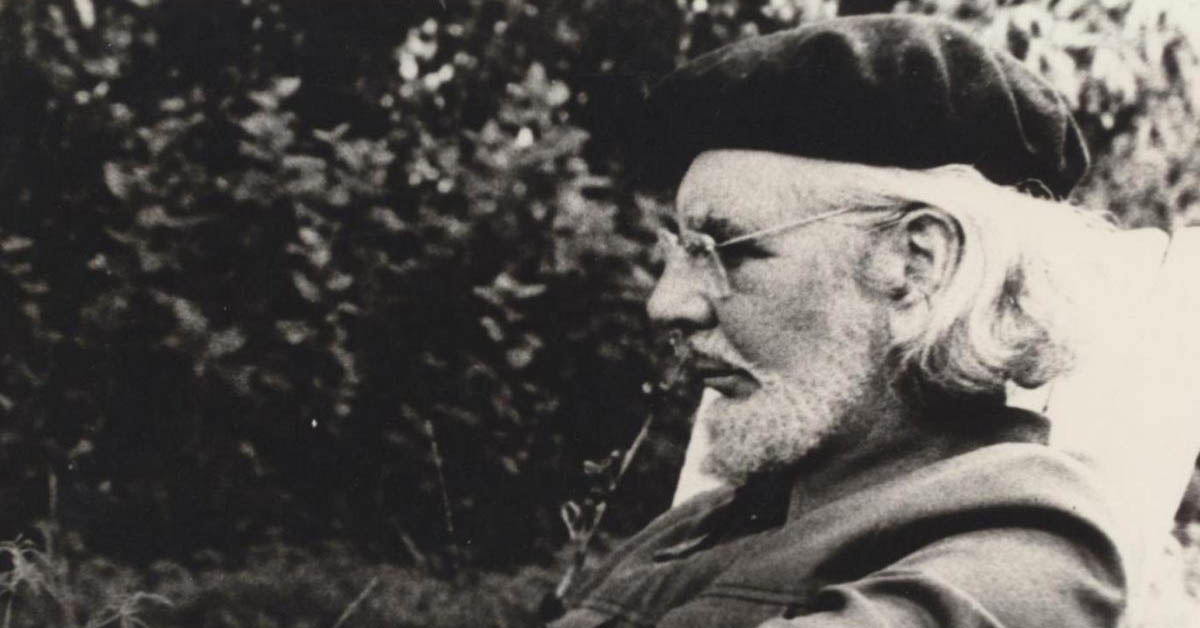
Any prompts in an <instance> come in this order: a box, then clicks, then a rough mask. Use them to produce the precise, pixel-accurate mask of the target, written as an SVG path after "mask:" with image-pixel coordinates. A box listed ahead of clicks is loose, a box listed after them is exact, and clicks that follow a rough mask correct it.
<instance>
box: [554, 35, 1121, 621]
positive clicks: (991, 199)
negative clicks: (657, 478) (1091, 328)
mask: <svg viewBox="0 0 1200 628" xmlns="http://www.w3.org/2000/svg"><path fill="white" fill-rule="evenodd" d="M651 105H652V110H653V111H656V112H657V113H658V114H659V117H658V118H656V122H655V124H656V126H655V129H656V131H658V132H660V134H659V135H658V136H657V141H656V143H655V144H653V145H651V146H649V147H648V148H647V152H648V153H649V154H650V156H651V157H652V159H651V161H652V163H653V165H654V166H655V169H656V173H655V175H656V177H658V178H659V179H662V180H665V181H666V182H668V183H670V184H672V185H675V184H677V194H676V197H675V206H676V210H677V215H676V216H675V217H674V218H673V219H671V220H669V221H668V222H669V224H668V225H667V229H665V230H664V231H663V233H662V234H660V240H661V246H662V248H663V255H664V257H665V262H666V266H665V269H664V271H663V274H662V276H661V278H660V280H659V282H658V285H657V287H656V288H655V291H654V293H653V294H652V296H651V298H650V301H649V304H648V310H649V313H650V316H651V317H652V318H653V319H654V320H656V321H658V322H659V323H662V324H664V325H667V326H670V327H672V328H674V329H676V330H678V331H679V332H681V333H682V334H683V335H684V337H685V338H686V341H687V343H688V345H689V346H690V347H691V349H692V350H693V351H694V358H695V362H696V366H697V369H698V372H699V373H700V375H701V376H702V377H703V378H704V383H705V385H706V387H708V388H710V389H712V390H713V391H716V393H718V394H717V395H716V397H715V399H714V400H713V402H712V403H711V404H710V407H709V409H708V411H707V417H706V428H707V431H708V437H709V440H710V449H709V452H708V455H707V457H706V459H705V461H704V467H705V469H706V470H707V471H708V472H709V473H711V474H713V475H715V476H717V477H720V478H721V479H723V480H725V481H726V482H728V483H729V484H730V485H731V486H732V488H729V489H720V490H714V491H710V492H706V493H703V494H701V495H699V496H697V497H695V498H693V499H691V500H689V501H688V502H686V503H684V504H682V505H680V506H679V507H676V508H674V509H672V510H671V511H669V512H667V513H666V514H664V515H663V516H662V517H660V518H659V519H657V520H656V521H654V522H653V523H651V524H650V525H649V526H648V527H647V528H646V529H645V530H643V531H642V532H641V533H639V534H638V535H636V536H635V537H634V538H633V539H631V540H629V541H628V542H627V543H625V544H624V545H623V546H621V547H619V548H618V549H617V550H616V551H615V552H614V553H613V554H612V555H611V556H609V557H608V558H607V559H606V560H605V562H604V563H603V564H601V565H600V566H599V567H598V568H597V569H596V570H595V571H594V573H592V574H591V576H590V578H589V579H587V580H585V581H584V582H583V583H582V585H581V586H579V587H577V588H576V590H574V591H572V592H570V594H569V596H568V611H567V613H566V614H565V615H564V616H563V617H561V618H560V619H558V620H557V621H556V622H554V623H553V624H552V626H553V627H554V628H576V627H584V626H662V627H697V626H714V627H716V626H729V627H733V626H759V625H765V626H772V627H782V626H797V627H800V626H814V627H815V626H831V627H832V626H1055V627H1056V628H1057V627H1064V628H1065V627H1072V626H1112V625H1116V624H1117V623H1118V620H1119V618H1120V616H1121V613H1122V609H1123V607H1124V598H1125V593H1124V591H1125V586H1126V585H1125V578H1126V576H1125V567H1124V564H1123V559H1122V556H1121V554H1120V552H1119V551H1118V549H1117V547H1118V543H1117V542H1116V541H1115V540H1114V537H1115V535H1116V533H1115V532H1114V527H1115V524H1114V523H1113V520H1112V513H1111V512H1110V508H1109V507H1108V505H1107V504H1106V503H1105V501H1104V499H1103V498H1102V497H1101V491H1099V490H1098V489H1097V487H1096V484H1097V483H1096V481H1095V480H1094V479H1093V477H1092V476H1091V475H1090V472H1089V470H1088V468H1087V467H1086V466H1084V465H1083V464H1080V463H1079V462H1077V461H1076V460H1074V459H1072V458H1071V457H1069V456H1067V455H1065V454H1061V453H1058V452H1056V451H1054V450H1051V449H1050V448H1048V447H1046V446H1044V444H1043V443H1044V441H1045V438H1046V431H1047V422H1046V420H1045V419H1044V418H1042V417H1041V416H1039V415H1037V414H1034V413H1032V412H1026V411H1021V410H1014V409H1011V408H1008V407H1006V406H1005V403H1004V390H1005V386H1006V384H1007V383H1009V382H1016V383H1018V384H1020V385H1023V386H1037V385H1039V384H1041V383H1043V382H1045V381H1047V380H1048V379H1049V378H1052V377H1054V376H1055V375H1057V374H1058V373H1060V372H1062V371H1063V370H1065V369H1066V368H1067V367H1068V366H1069V364H1070V359H1071V355H1072V349H1073V346H1074V344H1073V343H1074V342H1075V341H1076V337H1077V335H1078V333H1077V332H1080V331H1081V330H1082V329H1084V328H1086V326H1085V325H1082V324H1080V321H1081V320H1082V319H1079V318H1078V317H1077V314H1078V311H1077V309H1076V308H1075V305H1076V304H1077V303H1078V302H1079V301H1080V300H1079V299H1076V298H1074V288H1075V287H1076V286H1081V285H1086V284H1087V279H1088V273H1089V269H1088V267H1087V265H1086V264H1079V263H1072V260H1071V258H1070V256H1069V255H1067V256H1064V255H1062V252H1063V247H1062V246H1061V240H1059V239H1058V238H1061V237H1062V236H1063V234H1070V235H1071V237H1074V238H1091V237H1093V236H1097V234H1101V233H1103V232H1104V231H1105V227H1104V225H1103V224H1100V223H1098V221H1096V220H1095V219H1092V218H1089V217H1087V216H1086V215H1084V214H1082V213H1079V212H1077V211H1075V210H1073V209H1071V208H1069V207H1067V206H1065V205H1061V204H1058V203H1054V202H1050V201H1047V200H1040V199H1038V198H1034V196H1035V195H1036V196H1043V197H1044V196H1050V195H1057V196H1063V195H1065V194H1066V193H1068V192H1069V191H1070V189H1071V187H1072V186H1073V185H1074V183H1075V182H1076V181H1077V180H1078V178H1079V177H1080V176H1081V174H1082V173H1083V171H1084V170H1085V168H1086V163H1087V156H1086V151H1085V149H1084V147H1083V142H1082V140H1081V137H1080V135H1079V132H1078V129H1077V128H1076V126H1075V124H1074V122H1073V121H1072V120H1071V117H1070V115H1069V113H1068V111H1067V109H1066V107H1065V106H1064V104H1063V103H1062V101H1061V100H1060V99H1059V98H1058V97H1057V96H1056V95H1055V94H1054V93H1053V92H1052V91H1051V90H1050V89H1049V88H1048V87H1047V86H1046V85H1045V84H1044V83H1043V82H1042V81H1041V80H1039V79H1038V78H1037V77H1036V76H1034V75H1033V74H1031V73H1030V72H1028V71H1026V70H1025V69H1024V68H1023V67H1022V66H1021V65H1020V64H1019V63H1018V62H1017V61H1016V60H1014V59H1012V58H1009V57H1007V56H1005V55H1003V54H1001V53H997V52H992V51H990V50H987V49H986V48H984V47H983V46H981V45H980V44H978V43H977V42H975V41H974V40H972V39H971V38H970V37H969V36H968V35H966V34H965V33H963V32H962V31H960V30H958V29H957V28H955V27H953V26H951V25H949V24H946V23H943V22H939V21H934V20H928V19H923V18H905V17H893V16H884V17H868V18H849V19H838V20H831V21H828V22H824V23H821V24H817V25H814V26H810V27H805V28H801V29H798V30H794V31H788V32H783V33H777V34H775V35H771V36H767V37H761V38H755V39H751V40H746V41H743V42H740V43H737V44H734V45H731V46H728V47H726V48H723V49H720V50H717V51H715V52H713V53H710V54H708V55H705V56H703V57H700V58H698V59H696V60H694V61H693V62H691V63H689V64H688V65H686V66H684V67H683V68H681V69H679V70H677V71H676V72H675V73H673V74H672V75H671V76H669V77H667V78H666V79H665V80H664V81H663V82H662V83H660V84H659V86H658V87H657V88H656V89H655V91H654V93H653V94H652V99H651ZM1018 190H1020V191H1018ZM1030 192H1032V193H1033V195H1031V194H1029V193H1030ZM1097 237H1098V236H1097Z"/></svg>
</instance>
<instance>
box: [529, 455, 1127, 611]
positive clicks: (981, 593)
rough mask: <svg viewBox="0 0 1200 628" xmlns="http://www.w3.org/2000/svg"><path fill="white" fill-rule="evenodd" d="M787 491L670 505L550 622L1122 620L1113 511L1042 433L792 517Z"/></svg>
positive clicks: (717, 494) (1080, 467)
mask: <svg viewBox="0 0 1200 628" xmlns="http://www.w3.org/2000/svg"><path fill="white" fill-rule="evenodd" d="M793 499H794V497H793ZM787 500H788V495H787V492H786V491H779V490H775V489H773V488H772V487H771V486H770V483H769V482H763V483H761V484H755V483H751V484H748V485H747V486H745V487H742V488H740V489H737V490H729V489H722V490H717V491H711V492H708V493H705V494H702V495H699V496H697V497H695V498H694V499H692V500H691V501H689V502H687V503H685V504H682V505H680V506H679V507H677V508H674V509H672V510H670V511H668V512H667V513H665V514H664V515H662V516H661V517H659V518H658V519H657V520H655V521H654V522H653V523H651V524H650V525H649V526H648V527H647V528H646V529H645V530H643V531H642V532H640V533H639V534H637V535H636V536H635V537H633V538H632V539H630V540H629V541H628V542H627V543H626V544H624V545H623V546H621V547H619V548H618V549H617V550H616V551H615V552H614V553H613V554H612V555H611V556H609V557H608V558H607V559H606V560H605V561H604V562H603V564H601V565H600V566H599V567H598V568H597V569H596V571H595V572H594V575H593V576H592V578H591V579H590V580H588V581H585V583H584V584H583V586H581V587H580V588H579V590H578V591H576V592H574V594H573V595H572V596H570V598H569V600H568V602H569V603H570V604H571V608H570V610H569V611H568V613H567V614H566V615H565V616H564V617H562V618H561V619H559V620H558V621H555V622H554V623H552V624H550V626H551V628H583V627H595V626H609V627H616V626H659V627H661V628H700V627H713V628H716V627H734V626H739V627H741V626H758V625H760V624H763V623H764V622H768V621H772V620H773V621H772V623H770V624H769V625H770V626H772V627H774V626H778V627H780V628H782V627H783V626H812V627H816V626H826V627H833V626H857V627H866V626H896V627H900V626H905V627H907V626H954V627H958V626H1007V627H1022V628H1024V627H1040V626H1045V627H1048V628H1075V627H1081V628H1082V627H1084V626H1087V627H1100V626H1115V625H1117V624H1118V622H1119V619H1120V616H1121V612H1122V610H1123V606H1124V586H1125V584H1124V571H1123V567H1122V562H1121V558H1120V556H1119V553H1118V551H1117V548H1116V545H1115V543H1114V541H1113V539H1112V529H1113V524H1112V522H1111V515H1110V514H1109V509H1108V508H1107V506H1106V504H1105V503H1104V501H1103V500H1102V499H1101V497H1100V492H1099V491H1098V490H1097V487H1096V486H1095V482H1094V481H1093V480H1092V478H1091V477H1090V473H1089V469H1088V468H1087V467H1086V466H1085V465H1084V464H1082V463H1080V462H1079V461H1077V460H1075V459H1073V458H1071V457H1069V456H1067V455H1065V454H1062V453H1059V452H1057V451H1054V450H1051V449H1049V448H1047V447H1045V446H1044V445H1041V444H1034V443H1028V442H1000V443H993V444H986V445H983V446H980V447H975V448H967V449H966V450H965V451H960V452H955V453H954V454H953V455H949V456H947V457H944V458H941V459H939V460H936V461H934V462H932V463H931V464H927V465H924V466H921V467H919V468H916V469H915V470H911V471H907V472H905V473H903V474H900V475H896V476H891V477H881V478H878V480H877V481H873V482H872V483H871V484H869V485H868V486H866V487H863V488H860V489H858V490H855V491H854V492H852V493H849V494H846V495H841V496H839V497H838V498H836V499H833V500H832V501H826V502H824V503H821V504H819V505H817V506H816V507H815V508H812V509H808V510H805V509H800V510H799V511H798V512H797V511H796V510H795V509H793V510H792V514H791V515H787V514H786V513H787V511H788V508H787V505H788V504H787ZM781 503H782V506H781V505H780V504H781ZM781 508H782V509H781Z"/></svg>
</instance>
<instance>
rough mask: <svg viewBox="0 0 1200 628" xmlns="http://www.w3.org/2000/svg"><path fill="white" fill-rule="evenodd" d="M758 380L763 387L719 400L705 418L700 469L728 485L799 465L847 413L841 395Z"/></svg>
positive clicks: (784, 383)
mask: <svg viewBox="0 0 1200 628" xmlns="http://www.w3.org/2000/svg"><path fill="white" fill-rule="evenodd" d="M758 379H759V381H760V383H761V384H762V386H761V388H760V389H759V390H757V391H755V392H754V394H752V395H750V396H747V397H744V398H731V397H718V398H717V399H715V400H714V401H713V402H712V404H711V406H710V407H709V409H708V412H707V413H706V414H705V417H704V421H705V427H706V428H707V430H708V436H709V441H710V449H709V453H708V456H707V457H706V458H705V459H704V461H703V462H702V465H701V469H702V470H703V471H704V472H705V473H707V474H709V475H712V476H715V477H718V478H720V479H722V480H724V481H726V482H730V483H733V484H741V483H744V482H745V481H746V480H747V479H748V478H749V477H750V476H752V475H757V474H761V473H769V472H772V471H778V470H782V469H786V468H789V467H792V466H795V465H797V464H799V463H801V462H803V461H804V459H805V458H806V457H808V456H809V455H810V454H811V453H812V452H813V451H815V450H817V449H819V448H820V446H821V445H822V444H823V443H824V442H825V441H826V440H827V439H828V438H829V436H830V435H831V434H834V433H836V432H837V428H838V425H839V424H841V422H842V417H843V416H845V415H846V414H847V408H846V407H845V404H844V403H842V402H841V400H842V399H843V395H840V394H837V395H834V394H830V393H831V392H832V391H829V390H825V391H820V392H817V391H811V392H809V393H806V394H801V393H800V391H799V389H798V388H799V387H798V386H795V385H791V384H788V383H786V382H784V381H782V380H780V379H778V378H772V377H759V378H758Z"/></svg>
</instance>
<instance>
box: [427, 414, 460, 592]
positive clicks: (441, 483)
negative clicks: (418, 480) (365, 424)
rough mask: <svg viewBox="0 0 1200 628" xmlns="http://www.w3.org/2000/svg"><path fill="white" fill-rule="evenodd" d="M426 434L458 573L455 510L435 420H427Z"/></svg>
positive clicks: (451, 556)
mask: <svg viewBox="0 0 1200 628" xmlns="http://www.w3.org/2000/svg"><path fill="white" fill-rule="evenodd" d="M425 434H426V436H428V437H429V450H430V452H431V453H432V454H433V466H434V469H435V470H436V471H437V481H438V489H439V490H440V491H441V494H442V515H443V517H444V521H445V523H446V534H448V535H449V537H450V566H451V568H452V569H453V570H454V571H458V556H457V555H458V544H457V542H456V539H457V536H456V535H455V534H454V510H453V508H452V507H451V505H450V491H449V490H448V489H447V488H446V472H445V470H444V467H445V462H444V461H443V460H442V452H441V449H440V448H439V447H438V440H437V432H436V431H435V430H434V427H433V419H429V418H426V419H425Z"/></svg>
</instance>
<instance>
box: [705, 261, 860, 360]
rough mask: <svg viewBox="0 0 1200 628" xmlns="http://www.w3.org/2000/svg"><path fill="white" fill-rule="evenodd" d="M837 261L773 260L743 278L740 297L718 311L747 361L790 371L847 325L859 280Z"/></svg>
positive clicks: (725, 329) (737, 287)
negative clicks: (856, 282)
mask: <svg viewBox="0 0 1200 628" xmlns="http://www.w3.org/2000/svg"><path fill="white" fill-rule="evenodd" d="M832 260H833V257H832V256H829V255H825V256H819V257H818V256H813V258H810V259H799V260H797V259H774V260H769V261H764V262H762V263H760V264H757V265H756V267H755V268H753V269H752V270H753V271H754V272H745V273H740V274H739V275H738V277H737V280H736V281H735V282H734V293H735V295H734V296H733V298H731V299H729V300H728V301H725V302H723V303H722V304H721V306H720V307H718V318H719V320H720V321H721V329H722V331H723V332H724V333H725V335H726V336H727V337H728V339H729V341H730V342H731V343H733V345H734V347H735V348H737V349H738V350H739V351H740V352H742V355H743V357H745V358H746V359H748V360H750V361H751V362H754V363H756V364H758V365H760V366H762V367H765V368H776V369H779V368H791V367H793V366H795V365H796V364H797V362H798V361H800V360H803V359H804V356H805V355H806V354H808V353H809V352H811V351H812V350H813V349H814V348H817V347H819V346H820V345H821V344H822V340H824V339H828V338H830V337H831V336H833V335H834V334H833V332H834V328H835V327H836V325H838V324H839V323H841V322H846V321H845V320H844V319H843V314H844V313H845V312H846V311H847V310H848V309H850V308H847V307H846V305H848V304H846V303H843V301H845V300H846V299H847V297H851V296H853V295H852V293H853V292H855V291H856V290H855V288H854V285H855V281H854V275H853V273H852V272H851V269H850V268H844V267H843V265H840V264H835V263H834V262H833V261H832ZM748 270H750V269H748Z"/></svg>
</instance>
